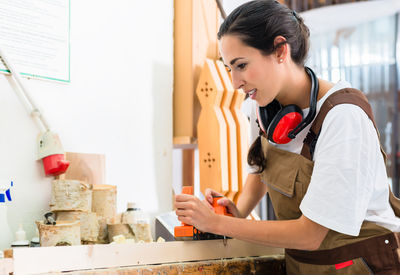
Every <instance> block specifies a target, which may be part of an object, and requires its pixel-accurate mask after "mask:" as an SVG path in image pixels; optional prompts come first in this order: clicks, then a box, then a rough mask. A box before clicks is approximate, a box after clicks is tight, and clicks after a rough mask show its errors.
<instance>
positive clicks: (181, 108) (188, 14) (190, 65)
mask: <svg viewBox="0 0 400 275" xmlns="http://www.w3.org/2000/svg"><path fill="white" fill-rule="evenodd" d="M218 18H219V14H218V9H217V5H216V3H215V0H202V1H198V0H175V1H174V53H175V54H174V94H173V105H174V107H173V108H174V112H173V116H174V118H173V121H174V137H178V139H176V140H175V138H174V144H175V145H176V144H179V142H181V141H184V140H182V139H180V137H188V138H189V139H191V138H193V137H197V129H196V125H197V120H198V117H199V114H200V104H199V102H198V100H197V98H196V96H195V91H196V86H197V82H198V80H199V77H200V73H201V68H202V67H203V64H204V61H205V59H206V58H207V57H208V58H212V59H216V58H217V57H218V47H217V31H218V27H219V22H218ZM185 144H188V143H185Z"/></svg>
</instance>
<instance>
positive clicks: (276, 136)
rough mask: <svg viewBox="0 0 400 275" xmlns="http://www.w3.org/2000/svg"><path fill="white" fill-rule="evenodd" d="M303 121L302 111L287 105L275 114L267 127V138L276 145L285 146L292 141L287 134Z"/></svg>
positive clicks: (294, 106)
mask: <svg viewBox="0 0 400 275" xmlns="http://www.w3.org/2000/svg"><path fill="white" fill-rule="evenodd" d="M302 120H303V111H302V110H301V109H300V107H298V106H296V105H287V106H285V107H284V108H283V109H282V110H281V111H280V112H278V113H277V114H276V116H275V117H274V119H273V120H272V121H271V123H270V124H269V126H268V130H267V137H268V139H269V140H270V141H272V142H274V143H277V144H286V143H288V142H290V141H291V140H292V139H291V138H289V133H290V132H291V131H292V130H293V129H294V128H296V127H297V125H299V124H300V122H301V121H302Z"/></svg>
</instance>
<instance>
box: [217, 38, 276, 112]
mask: <svg viewBox="0 0 400 275" xmlns="http://www.w3.org/2000/svg"><path fill="white" fill-rule="evenodd" d="M220 52H221V55H222V58H223V60H224V63H225V65H226V66H228V67H229V68H230V69H231V73H232V82H233V86H234V88H235V89H240V88H241V89H243V91H244V92H245V93H246V94H248V95H249V96H250V97H251V99H253V100H256V101H257V103H258V105H260V106H265V105H267V104H268V103H270V102H271V101H272V100H273V99H274V98H275V97H277V95H278V93H279V90H280V87H281V82H282V81H281V79H282V77H281V74H280V73H278V72H279V71H278V69H279V64H278V60H277V58H276V56H275V55H274V54H270V55H263V54H262V53H261V51H259V50H258V49H256V48H253V47H249V46H247V45H245V44H244V43H243V42H242V41H241V40H240V38H239V37H238V36H236V35H224V36H223V37H222V38H221V40H220Z"/></svg>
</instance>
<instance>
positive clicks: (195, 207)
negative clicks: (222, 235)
mask: <svg viewBox="0 0 400 275" xmlns="http://www.w3.org/2000/svg"><path fill="white" fill-rule="evenodd" d="M175 207H176V208H177V210H176V211H175V213H176V215H177V216H178V220H179V221H181V222H183V223H186V224H190V225H193V226H194V227H196V228H197V229H198V230H200V231H202V232H210V233H214V232H213V226H215V225H216V220H217V219H218V217H217V215H216V214H215V213H214V211H213V210H212V207H210V205H209V204H208V203H207V202H206V201H200V200H199V199H198V198H197V197H195V196H192V195H187V194H180V195H176V196H175Z"/></svg>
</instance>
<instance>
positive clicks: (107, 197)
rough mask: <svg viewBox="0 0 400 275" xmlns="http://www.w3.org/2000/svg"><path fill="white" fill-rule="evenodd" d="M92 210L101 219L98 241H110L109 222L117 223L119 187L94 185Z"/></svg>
mask: <svg viewBox="0 0 400 275" xmlns="http://www.w3.org/2000/svg"><path fill="white" fill-rule="evenodd" d="M92 212H94V213H96V214H97V216H98V221H99V227H100V230H99V236H98V239H97V242H98V243H108V242H109V238H108V232H107V223H115V222H114V220H115V218H116V215H117V187H116V186H114V185H106V184H96V185H94V186H93V200H92Z"/></svg>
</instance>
